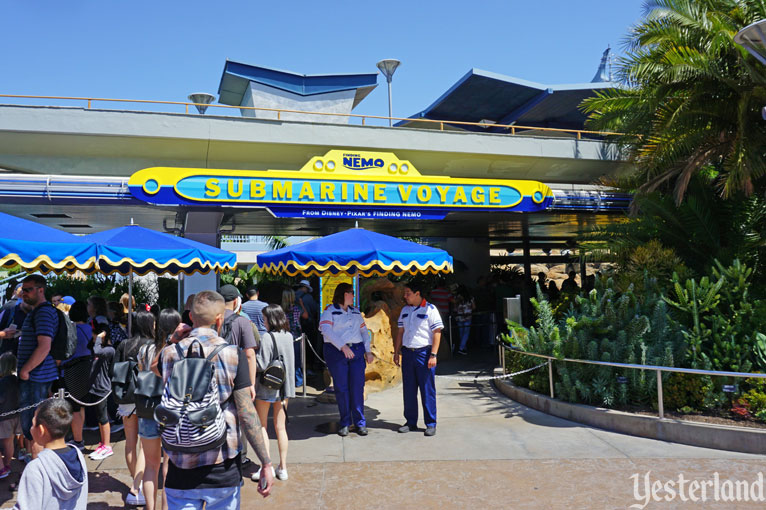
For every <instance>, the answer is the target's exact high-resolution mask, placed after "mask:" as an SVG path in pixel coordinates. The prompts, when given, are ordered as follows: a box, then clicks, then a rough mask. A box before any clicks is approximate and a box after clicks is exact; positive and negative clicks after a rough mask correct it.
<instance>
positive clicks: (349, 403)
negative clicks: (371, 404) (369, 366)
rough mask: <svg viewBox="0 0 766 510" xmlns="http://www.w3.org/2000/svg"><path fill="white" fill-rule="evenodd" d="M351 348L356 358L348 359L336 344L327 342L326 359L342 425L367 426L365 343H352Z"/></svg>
mask: <svg viewBox="0 0 766 510" xmlns="http://www.w3.org/2000/svg"><path fill="white" fill-rule="evenodd" d="M351 350H352V351H353V353H354V358H353V359H347V358H346V356H344V355H343V353H342V352H341V351H339V350H338V349H337V348H336V347H335V346H334V345H332V344H330V343H325V344H324V359H325V361H326V362H327V368H329V369H330V375H332V384H333V387H334V388H335V400H336V401H337V402H338V412H339V413H340V426H341V427H348V426H349V425H351V424H352V423H353V424H355V425H356V426H357V427H365V426H366V425H367V422H365V420H364V369H365V361H364V344H363V343H361V342H359V343H356V344H351Z"/></svg>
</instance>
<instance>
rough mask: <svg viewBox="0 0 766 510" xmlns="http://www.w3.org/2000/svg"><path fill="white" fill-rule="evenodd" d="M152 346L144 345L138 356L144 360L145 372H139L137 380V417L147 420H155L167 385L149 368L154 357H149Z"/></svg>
mask: <svg viewBox="0 0 766 510" xmlns="http://www.w3.org/2000/svg"><path fill="white" fill-rule="evenodd" d="M149 347H150V345H149V344H147V345H144V346H142V347H141V349H140V350H139V351H138V356H139V357H140V358H142V359H143V360H144V370H142V371H140V372H138V376H137V378H136V391H135V396H136V399H135V401H136V416H138V417H139V418H145V419H150V420H153V419H154V410H155V409H156V408H157V406H158V405H159V404H160V398H161V397H162V391H163V390H164V388H165V385H164V384H163V382H162V377H157V376H156V375H155V374H154V372H152V371H151V369H150V368H149V367H150V366H151V364H152V357H151V356H149Z"/></svg>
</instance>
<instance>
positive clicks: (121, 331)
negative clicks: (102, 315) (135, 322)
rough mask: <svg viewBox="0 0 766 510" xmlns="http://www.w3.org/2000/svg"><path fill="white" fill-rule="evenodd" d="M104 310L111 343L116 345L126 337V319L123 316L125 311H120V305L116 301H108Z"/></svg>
mask: <svg viewBox="0 0 766 510" xmlns="http://www.w3.org/2000/svg"><path fill="white" fill-rule="evenodd" d="M106 311H107V315H106V318H107V319H109V329H110V330H111V333H112V343H113V344H114V346H115V347H117V346H119V345H120V344H121V343H122V342H123V341H124V340H125V339H127V338H128V333H127V331H126V329H125V328H126V326H127V324H128V319H127V318H126V316H125V312H123V311H122V305H121V304H120V303H118V302H117V301H109V302H108V303H107V304H106Z"/></svg>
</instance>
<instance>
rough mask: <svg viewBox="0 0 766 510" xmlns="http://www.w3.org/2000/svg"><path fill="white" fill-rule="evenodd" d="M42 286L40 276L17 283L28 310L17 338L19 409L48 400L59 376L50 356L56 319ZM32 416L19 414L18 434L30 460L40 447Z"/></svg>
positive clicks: (35, 456) (53, 309) (43, 281)
mask: <svg viewBox="0 0 766 510" xmlns="http://www.w3.org/2000/svg"><path fill="white" fill-rule="evenodd" d="M45 287H46V281H45V278H43V277H42V276H40V275H30V276H27V277H26V278H24V280H23V281H22V282H21V299H23V300H24V303H26V304H27V305H28V306H30V307H31V308H32V311H31V312H29V313H28V314H27V317H26V319H24V325H23V326H22V328H21V338H20V339H19V351H18V356H17V358H18V364H17V373H18V377H19V407H20V408H23V407H26V406H30V405H32V404H36V403H38V402H40V401H42V400H44V399H46V398H48V394H49V393H50V390H51V383H52V382H53V381H55V380H56V379H58V376H59V374H58V368H57V367H56V362H55V361H53V357H52V356H51V354H50V351H51V343H52V342H53V337H54V336H56V331H57V330H58V327H59V320H58V315H57V314H56V309H55V308H53V305H51V303H50V302H49V301H48V300H47V299H46V298H45ZM34 413H35V410H34V409H29V410H27V411H23V412H22V413H21V431H22V433H23V434H24V438H25V439H26V445H27V451H28V452H31V453H32V458H37V454H38V453H40V452H41V451H42V447H41V446H40V445H38V444H37V443H35V442H34V441H33V440H32V433H31V429H32V418H33V417H34Z"/></svg>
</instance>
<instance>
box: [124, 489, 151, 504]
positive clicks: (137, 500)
mask: <svg viewBox="0 0 766 510" xmlns="http://www.w3.org/2000/svg"><path fill="white" fill-rule="evenodd" d="M125 504H126V505H131V506H144V505H146V498H145V497H144V488H143V487H141V488H139V489H138V496H136V495H135V494H133V493H132V492H128V497H127V498H125Z"/></svg>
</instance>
